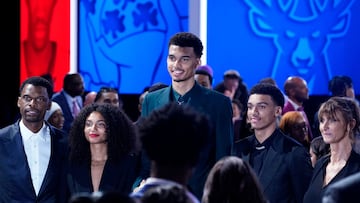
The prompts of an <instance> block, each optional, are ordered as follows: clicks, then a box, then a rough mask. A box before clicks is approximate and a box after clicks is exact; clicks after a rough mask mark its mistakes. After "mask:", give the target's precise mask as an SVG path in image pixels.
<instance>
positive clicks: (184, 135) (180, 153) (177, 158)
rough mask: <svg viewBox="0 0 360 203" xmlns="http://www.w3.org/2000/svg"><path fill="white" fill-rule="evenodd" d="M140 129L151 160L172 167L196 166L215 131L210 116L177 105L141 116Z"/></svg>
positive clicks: (188, 107)
mask: <svg viewBox="0 0 360 203" xmlns="http://www.w3.org/2000/svg"><path fill="white" fill-rule="evenodd" d="M138 126H139V133H140V140H141V142H142V146H143V149H144V150H145V152H146V153H147V155H148V157H149V159H150V160H153V161H154V162H156V163H158V164H161V165H168V166H191V167H193V166H195V164H196V163H197V161H198V158H199V155H200V152H201V150H202V148H203V146H204V144H205V142H206V139H207V137H208V136H209V133H210V132H211V126H210V121H209V118H208V116H206V115H205V114H203V113H200V112H197V111H196V110H194V109H193V107H191V106H189V105H187V104H184V105H178V104H177V103H176V102H170V103H168V104H166V105H165V106H163V107H161V108H159V109H156V110H154V111H152V113H151V114H150V115H149V116H148V117H141V119H140V121H139V124H138ZM170 143H172V144H170ZM184 147H185V148H184Z"/></svg>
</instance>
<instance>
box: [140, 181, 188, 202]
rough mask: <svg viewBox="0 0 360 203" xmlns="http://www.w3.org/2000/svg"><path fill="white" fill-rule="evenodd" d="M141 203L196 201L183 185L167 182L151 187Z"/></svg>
mask: <svg viewBox="0 0 360 203" xmlns="http://www.w3.org/2000/svg"><path fill="white" fill-rule="evenodd" d="M141 203H194V202H193V201H192V200H191V199H190V198H189V197H188V196H187V194H186V189H185V188H184V187H182V186H181V185H177V184H167V185H160V186H157V187H153V188H150V189H149V190H147V191H146V192H145V193H144V196H142V197H141Z"/></svg>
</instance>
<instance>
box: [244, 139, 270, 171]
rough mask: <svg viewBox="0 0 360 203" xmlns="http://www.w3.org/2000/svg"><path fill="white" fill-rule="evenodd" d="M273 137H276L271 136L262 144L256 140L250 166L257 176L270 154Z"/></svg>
mask: <svg viewBox="0 0 360 203" xmlns="http://www.w3.org/2000/svg"><path fill="white" fill-rule="evenodd" d="M273 137H274V136H272V135H271V136H270V137H269V138H267V139H266V140H265V141H264V142H263V143H261V144H260V143H259V141H258V140H257V139H255V142H254V145H253V149H252V150H251V154H250V164H251V165H252V167H253V169H254V171H255V173H256V174H257V175H259V174H260V172H261V169H262V165H263V163H264V160H265V158H266V155H267V153H268V150H269V147H270V146H271V144H272V142H273Z"/></svg>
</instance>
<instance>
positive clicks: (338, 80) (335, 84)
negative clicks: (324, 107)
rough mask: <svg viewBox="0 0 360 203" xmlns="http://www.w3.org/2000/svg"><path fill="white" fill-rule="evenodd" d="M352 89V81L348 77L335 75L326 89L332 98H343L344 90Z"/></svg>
mask: <svg viewBox="0 0 360 203" xmlns="http://www.w3.org/2000/svg"><path fill="white" fill-rule="evenodd" d="M352 87H353V81H352V79H351V78H350V77H349V76H346V75H337V76H334V77H333V78H332V79H331V80H330V81H329V84H328V89H329V91H330V92H331V94H332V96H339V97H345V96H346V89H347V88H352Z"/></svg>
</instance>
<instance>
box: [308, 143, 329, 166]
mask: <svg viewBox="0 0 360 203" xmlns="http://www.w3.org/2000/svg"><path fill="white" fill-rule="evenodd" d="M309 153H310V157H311V163H312V166H313V167H315V164H316V162H317V161H318V160H319V159H320V158H321V157H323V156H325V155H328V154H329V153H330V145H329V144H327V143H325V142H324V139H323V138H322V136H319V137H315V138H314V139H313V140H311V143H310V149H309Z"/></svg>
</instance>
